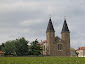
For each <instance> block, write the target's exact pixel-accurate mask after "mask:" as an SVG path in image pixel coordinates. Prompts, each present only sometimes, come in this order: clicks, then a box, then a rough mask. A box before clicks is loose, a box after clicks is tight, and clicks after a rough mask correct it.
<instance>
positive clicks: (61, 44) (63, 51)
mask: <svg viewBox="0 0 85 64" xmlns="http://www.w3.org/2000/svg"><path fill="white" fill-rule="evenodd" d="M40 44H41V46H42V48H43V51H42V54H43V55H49V56H70V31H69V28H68V25H67V22H66V19H64V24H63V28H62V31H61V38H60V37H58V36H55V30H54V27H53V24H52V20H51V18H50V19H49V23H48V26H47V30H46V40H45V41H42V42H41V43H40Z"/></svg>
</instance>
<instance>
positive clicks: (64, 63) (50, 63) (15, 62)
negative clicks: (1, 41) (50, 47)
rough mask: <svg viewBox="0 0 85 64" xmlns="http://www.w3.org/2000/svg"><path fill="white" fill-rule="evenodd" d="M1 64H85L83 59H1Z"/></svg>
mask: <svg viewBox="0 0 85 64" xmlns="http://www.w3.org/2000/svg"><path fill="white" fill-rule="evenodd" d="M0 64H85V58H84V57H83V58H82V57H81V58H80V57H0Z"/></svg>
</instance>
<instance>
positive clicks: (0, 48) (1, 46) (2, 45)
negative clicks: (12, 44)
mask: <svg viewBox="0 0 85 64" xmlns="http://www.w3.org/2000/svg"><path fill="white" fill-rule="evenodd" d="M3 47H5V45H4V43H2V44H1V45H0V51H2V48H3Z"/></svg>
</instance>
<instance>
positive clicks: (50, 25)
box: [46, 18, 55, 32]
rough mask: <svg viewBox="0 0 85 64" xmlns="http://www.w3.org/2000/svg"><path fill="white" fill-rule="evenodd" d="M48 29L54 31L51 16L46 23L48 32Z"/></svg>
mask: <svg viewBox="0 0 85 64" xmlns="http://www.w3.org/2000/svg"><path fill="white" fill-rule="evenodd" d="M48 31H55V30H54V27H53V24H52V20H51V18H50V19H49V23H48V26H47V30H46V32H48Z"/></svg>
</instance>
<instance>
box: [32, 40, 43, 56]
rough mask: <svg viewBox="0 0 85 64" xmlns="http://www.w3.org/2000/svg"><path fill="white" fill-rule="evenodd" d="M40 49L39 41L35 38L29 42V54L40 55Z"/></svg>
mask: <svg viewBox="0 0 85 64" xmlns="http://www.w3.org/2000/svg"><path fill="white" fill-rule="evenodd" d="M41 51H42V49H41V46H40V43H39V42H38V40H37V39H36V40H35V41H33V42H32V43H31V46H30V54H31V55H40V54H41Z"/></svg>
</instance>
